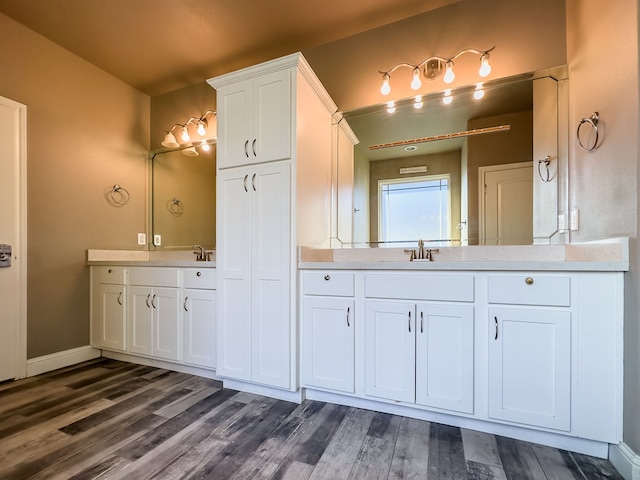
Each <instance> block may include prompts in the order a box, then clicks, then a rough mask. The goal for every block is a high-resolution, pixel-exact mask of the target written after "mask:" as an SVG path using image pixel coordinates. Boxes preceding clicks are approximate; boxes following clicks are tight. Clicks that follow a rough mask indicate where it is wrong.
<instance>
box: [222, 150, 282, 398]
mask: <svg viewBox="0 0 640 480" xmlns="http://www.w3.org/2000/svg"><path fill="white" fill-rule="evenodd" d="M289 170H290V167H289V163H287V162H274V163H269V164H262V165H255V166H252V167H238V168H232V169H228V170H221V171H219V173H218V195H219V196H218V198H219V199H220V202H219V205H220V206H219V208H218V214H217V216H218V222H219V226H220V230H218V232H219V234H218V240H217V248H218V250H217V251H218V255H217V270H218V272H219V274H220V275H221V280H220V283H219V292H220V307H219V308H220V310H219V326H220V328H219V338H220V351H221V353H222V355H221V358H220V359H219V361H218V373H219V374H220V375H222V376H227V377H232V378H236V379H240V380H250V381H252V382H256V383H262V384H267V385H272V386H277V387H283V388H289V386H290V351H291V349H290V346H289V343H290V338H291V331H290V325H289V317H290V314H289V308H290V307H289V304H290V293H289V291H290V281H291V280H290V277H291V259H290V251H291V247H290V245H291V240H290V233H289V232H290V231H291V219H290V214H289V212H290V201H291V200H290V199H291V197H290V193H289V192H290V171H289ZM221 251H222V252H224V254H223V255H220V252H221Z"/></svg>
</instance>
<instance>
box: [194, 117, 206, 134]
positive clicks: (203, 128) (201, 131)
mask: <svg viewBox="0 0 640 480" xmlns="http://www.w3.org/2000/svg"><path fill="white" fill-rule="evenodd" d="M196 131H197V132H198V135H200V136H201V137H204V136H205V134H206V133H207V126H206V125H205V121H204V120H200V121H199V122H198V128H197V129H196Z"/></svg>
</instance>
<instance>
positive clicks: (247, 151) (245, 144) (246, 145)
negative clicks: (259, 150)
mask: <svg viewBox="0 0 640 480" xmlns="http://www.w3.org/2000/svg"><path fill="white" fill-rule="evenodd" d="M248 146H249V139H247V141H246V142H244V154H245V156H246V157H247V158H249V150H247V147H248Z"/></svg>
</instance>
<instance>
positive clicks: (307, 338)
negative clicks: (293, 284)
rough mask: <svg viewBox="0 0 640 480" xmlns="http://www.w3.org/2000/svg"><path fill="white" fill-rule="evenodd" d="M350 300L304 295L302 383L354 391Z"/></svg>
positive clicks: (352, 307)
mask: <svg viewBox="0 0 640 480" xmlns="http://www.w3.org/2000/svg"><path fill="white" fill-rule="evenodd" d="M353 309H354V301H353V300H352V299H345V298H339V299H338V298H327V297H305V298H304V305H303V311H302V355H303V357H302V383H303V385H304V386H310V387H321V388H329V389H332V390H338V391H341V392H349V393H353V391H354V365H355V356H354V342H355V333H354V332H355V325H354V323H353V321H354V310H353Z"/></svg>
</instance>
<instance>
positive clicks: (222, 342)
mask: <svg viewBox="0 0 640 480" xmlns="http://www.w3.org/2000/svg"><path fill="white" fill-rule="evenodd" d="M217 182H218V183H217V214H216V221H217V226H216V231H217V237H216V247H217V251H216V274H217V279H216V283H217V286H218V305H217V319H218V359H217V374H218V375H220V376H222V377H231V378H236V379H240V380H251V258H252V250H253V249H252V247H251V220H250V215H251V203H250V193H249V192H250V191H252V186H251V175H250V170H249V169H248V168H232V169H228V170H220V171H219V172H218V177H217ZM274 254H275V253H274Z"/></svg>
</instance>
